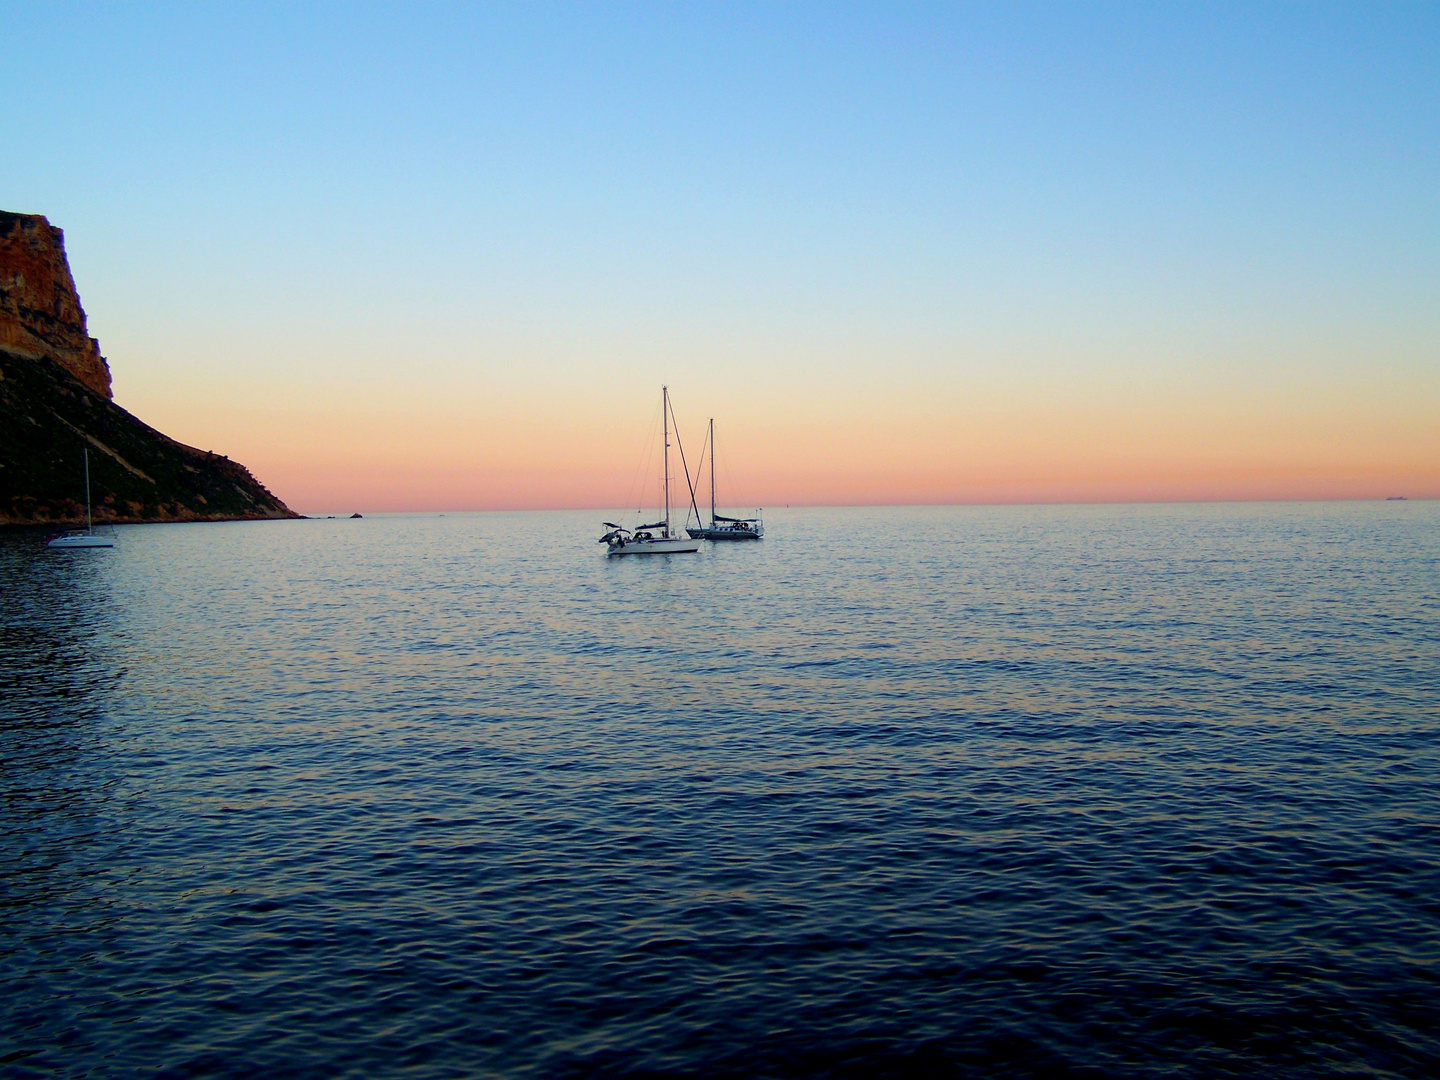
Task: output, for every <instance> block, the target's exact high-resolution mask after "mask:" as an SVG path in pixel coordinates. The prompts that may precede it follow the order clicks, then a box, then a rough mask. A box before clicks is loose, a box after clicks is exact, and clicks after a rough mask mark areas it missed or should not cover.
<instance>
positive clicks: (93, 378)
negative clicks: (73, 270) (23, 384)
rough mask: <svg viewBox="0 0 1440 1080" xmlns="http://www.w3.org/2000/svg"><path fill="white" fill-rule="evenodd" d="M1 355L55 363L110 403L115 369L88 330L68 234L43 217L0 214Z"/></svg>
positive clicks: (0, 211) (37, 215)
mask: <svg viewBox="0 0 1440 1080" xmlns="http://www.w3.org/2000/svg"><path fill="white" fill-rule="evenodd" d="M0 349H4V350H5V351H6V352H9V353H13V354H15V355H17V356H23V357H27V358H29V359H31V360H38V359H39V358H41V357H42V356H45V357H49V358H50V359H51V360H54V361H55V362H56V363H57V364H59V365H60V366H61V367H63V368H64V369H65V370H66V371H68V372H70V374H72V375H74V376H75V378H77V379H79V380H80V381H81V382H82V383H84V384H85V386H86V387H87V388H88V389H89V390H91V391H92V392H94V393H96V394H100V395H102V396H104V397H106V398H108V397H110V396H111V394H110V365H109V364H107V363H106V362H105V358H104V357H103V356H101V355H100V343H99V342H98V341H96V340H95V339H94V338H92V337H91V336H90V333H89V331H88V330H87V329H86V326H85V309H84V308H82V307H81V306H80V295H79V293H77V292H76V291H75V279H74V278H72V277H71V276H70V261H69V260H68V259H66V258H65V234H64V233H63V232H61V231H60V230H59V229H57V228H55V226H53V225H51V224H50V222H48V221H46V220H45V219H44V218H43V217H41V216H40V215H39V214H11V213H7V212H6V211H3V210H0Z"/></svg>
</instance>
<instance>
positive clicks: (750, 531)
mask: <svg viewBox="0 0 1440 1080" xmlns="http://www.w3.org/2000/svg"><path fill="white" fill-rule="evenodd" d="M706 441H707V443H708V446H709V450H710V524H709V525H700V524H697V525H696V527H695V528H693V529H691V528H687V529H686V530H685V531H686V532H688V533H689V534H690V535H691V536H692V537H693V538H694V539H696V540H759V539H760V538H761V537H762V536H764V535H765V521H764V519H763V518H761V517H760V512H759V511H758V510H757V511H756V512H755V516H754V517H748V518H737V517H726V516H725V515H724V514H717V513H716V512H715V418H714V417H711V418H710V434H709V438H708V439H707V440H706ZM701 457H702V458H703V457H704V454H703V453H702V454H701ZM695 516H696V517H699V516H700V514H699V512H698V511H697V512H696V514H695Z"/></svg>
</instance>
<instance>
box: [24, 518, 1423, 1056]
mask: <svg viewBox="0 0 1440 1080" xmlns="http://www.w3.org/2000/svg"><path fill="white" fill-rule="evenodd" d="M603 516H606V515H602V514H597V513H589V512H586V513H571V512H563V513H560V512H557V513H543V512H529V513H478V514H447V515H444V516H439V515H428V516H403V515H397V516H368V517H365V518H364V519H361V520H348V519H343V518H337V519H334V520H304V521H283V522H250V523H231V524H174V525H152V526H133V527H122V528H120V529H118V530H117V532H118V537H119V541H118V546H117V547H116V548H114V549H113V550H99V551H96V550H89V551H83V550H82V551H51V550H48V549H46V548H45V547H44V546H43V536H42V534H41V533H39V532H34V531H30V530H17V529H11V530H9V531H5V532H4V533H3V535H0V904H3V907H0V1075H3V1076H4V1077H7V1078H9V1077H52V1076H64V1077H135V1076H144V1077H192V1076H214V1077H326V1078H332V1077H356V1078H359V1077H390V1076H395V1077H414V1078H430V1077H497V1078H499V1077H517V1078H541V1077H545V1078H549V1077H561V1078H565V1077H662V1076H675V1077H737V1078H738V1077H777V1078H781V1077H889V1076H895V1077H908V1076H926V1077H991V1076H994V1077H1022V1078H1023V1077H1095V1078H1100V1077H1104V1078H1115V1077H1147V1078H1149V1077H1154V1078H1162V1077H1163V1078H1188V1077H1197V1078H1198V1077H1230V1076H1246V1077H1252V1076H1254V1077H1341V1076H1357V1077H1358V1076H1366V1077H1434V1076H1436V1075H1440V503H1436V502H1423V501H1411V502H1368V503H1367V502H1350V503H1268V504H1196V505H1124V506H1009V507H987V506H968V507H926V508H863V509H861V508H850V509H814V508H810V509H798V508H796V509H786V510H778V511H771V512H769V513H767V515H766V536H765V538H764V539H763V540H761V541H758V542H748V543H732V544H726V545H714V546H710V545H707V546H705V547H704V548H703V549H702V551H701V552H700V553H699V554H697V555H674V556H658V557H648V558H638V557H637V558H607V557H606V554H605V548H604V547H603V546H600V545H598V544H597V543H596V538H597V537H598V536H599V535H600V533H601V531H602V529H601V525H600V522H601V518H602V517H603ZM612 520H613V519H612Z"/></svg>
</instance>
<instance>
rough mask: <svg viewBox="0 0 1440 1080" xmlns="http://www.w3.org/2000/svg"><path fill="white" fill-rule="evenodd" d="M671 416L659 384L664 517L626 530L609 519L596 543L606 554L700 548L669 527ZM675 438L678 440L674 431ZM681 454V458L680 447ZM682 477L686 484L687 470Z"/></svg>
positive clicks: (665, 552) (666, 389)
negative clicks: (603, 545) (606, 545)
mask: <svg viewBox="0 0 1440 1080" xmlns="http://www.w3.org/2000/svg"><path fill="white" fill-rule="evenodd" d="M672 415H673V414H672V413H671V411H670V388H669V387H667V386H662V387H661V388H660V417H661V425H662V428H663V436H662V438H663V442H664V451H663V454H662V460H663V462H664V464H663V470H664V484H663V487H664V489H665V517H664V518H663V519H661V520H660V521H656V522H653V523H651V524H649V525H637V526H635V528H634V529H627V528H625V526H623V525H617V524H616V523H615V522H613V521H607V522H605V523H604V525H605V527H606V528H607V529H609V530H610V531H609V532H607V533H606V534H605V535H604V536H602V537H600V543H602V544H608V545H609V551H607V552H606V554H607V555H682V554H691V553H694V552H697V551H699V550H700V542H699V541H698V540H694V539H690V540H687V539H685V537H683V536H676V535H675V534H674V533H672V532H671V530H670V420H671V418H672ZM676 439H677V440H678V439H679V431H678V430H677V431H676ZM681 455H682V457H683V455H684V451H683V450H682V451H681ZM685 478H686V482H687V484H688V482H689V478H690V474H689V470H688V469H687V470H686V474H685ZM692 501H693V499H692Z"/></svg>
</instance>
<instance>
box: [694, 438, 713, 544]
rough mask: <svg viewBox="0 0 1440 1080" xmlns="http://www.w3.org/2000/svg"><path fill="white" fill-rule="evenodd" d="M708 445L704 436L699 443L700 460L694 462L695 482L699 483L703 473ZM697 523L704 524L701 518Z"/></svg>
mask: <svg viewBox="0 0 1440 1080" xmlns="http://www.w3.org/2000/svg"><path fill="white" fill-rule="evenodd" d="M709 445H710V440H709V438H708V437H707V438H706V440H705V442H703V443H701V444H700V460H699V461H697V462H696V463H695V482H696V483H699V482H700V477H701V476H703V475H704V474H705V449H706V447H708V446H709ZM692 490H693V488H692ZM695 513H696V514H699V513H700V511H699V509H696V511H695ZM698 524H701V525H703V524H705V522H704V519H701V520H700V521H699V522H698Z"/></svg>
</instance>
